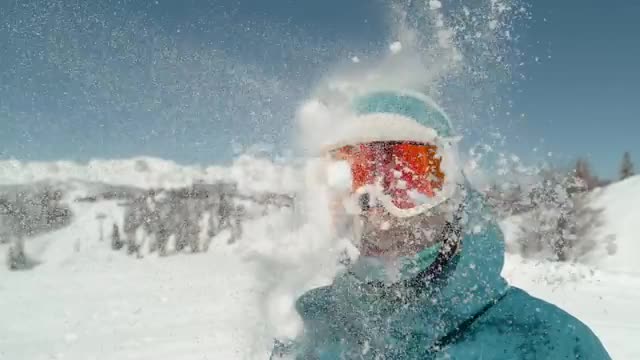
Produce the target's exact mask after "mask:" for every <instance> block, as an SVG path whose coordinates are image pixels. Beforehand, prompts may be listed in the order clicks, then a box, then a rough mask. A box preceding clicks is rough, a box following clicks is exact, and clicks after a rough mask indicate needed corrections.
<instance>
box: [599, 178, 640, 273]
mask: <svg viewBox="0 0 640 360" xmlns="http://www.w3.org/2000/svg"><path fill="white" fill-rule="evenodd" d="M591 206H593V207H594V208H601V209H604V218H605V219H604V220H605V226H603V227H601V228H600V229H598V234H597V236H598V238H599V239H600V244H601V245H603V246H601V248H600V249H599V252H598V253H596V254H594V257H596V258H597V259H595V260H594V262H596V264H597V267H598V268H600V269H602V270H607V271H615V272H623V273H634V274H640V262H639V261H638V254H640V176H634V177H631V178H629V179H626V180H624V181H621V182H618V183H615V184H613V185H610V186H608V187H606V188H604V189H599V190H598V191H596V192H595V193H594V194H593V195H592V200H591ZM609 243H611V245H609V246H607V245H608V244H609ZM604 254H607V255H609V256H602V255H604Z"/></svg>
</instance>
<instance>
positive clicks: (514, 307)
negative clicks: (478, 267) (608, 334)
mask: <svg viewBox="0 0 640 360" xmlns="http://www.w3.org/2000/svg"><path fill="white" fill-rule="evenodd" d="M472 327H473V328H475V332H476V333H483V334H489V335H490V336H494V337H495V338H496V339H499V341H498V343H502V344H503V345H505V346H504V347H505V352H511V351H513V352H515V354H514V355H517V357H518V358H524V359H529V358H531V359H543V358H544V359H583V360H585V359H593V360H602V359H610V356H609V354H608V353H607V351H606V349H605V348H604V346H603V345H602V343H601V342H600V340H599V339H598V337H597V336H596V335H595V334H594V333H593V331H591V329H589V327H588V326H587V325H585V324H584V323H583V322H581V321H580V320H578V319H576V318H575V317H574V316H572V315H570V314H569V313H567V312H566V311H564V310H562V309H560V308H559V307H557V306H555V305H553V304H550V303H548V302H546V301H543V300H540V299H538V298H535V297H533V296H531V295H529V294H528V293H526V292H525V291H523V290H521V289H518V288H510V289H509V291H508V292H507V293H506V294H505V296H504V297H503V298H502V299H501V300H499V301H498V302H497V303H496V304H495V305H494V306H492V307H491V308H489V309H488V310H487V311H486V312H485V313H484V314H483V315H482V316H480V317H479V318H478V319H477V321H476V322H474V325H473V326H472ZM481 337H484V336H481ZM497 346H498V348H500V345H497Z"/></svg>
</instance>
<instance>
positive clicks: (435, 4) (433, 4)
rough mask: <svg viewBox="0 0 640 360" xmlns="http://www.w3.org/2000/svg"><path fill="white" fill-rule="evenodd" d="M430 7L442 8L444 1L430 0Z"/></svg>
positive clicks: (434, 8)
mask: <svg viewBox="0 0 640 360" xmlns="http://www.w3.org/2000/svg"><path fill="white" fill-rule="evenodd" d="M429 8H430V9H431V10H438V9H440V8H442V3H441V2H440V1H438V0H429Z"/></svg>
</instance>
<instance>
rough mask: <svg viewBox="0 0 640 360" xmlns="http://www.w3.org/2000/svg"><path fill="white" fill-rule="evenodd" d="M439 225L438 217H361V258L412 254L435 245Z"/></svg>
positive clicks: (440, 221) (440, 225) (440, 226)
mask: <svg viewBox="0 0 640 360" xmlns="http://www.w3.org/2000/svg"><path fill="white" fill-rule="evenodd" d="M378 215H380V214H378ZM442 224H443V221H442V218H441V217H420V218H415V219H411V220H407V219H402V220H398V219H394V218H392V217H389V218H387V217H385V216H378V217H363V218H362V233H361V234H362V235H361V238H360V240H361V241H360V248H361V249H360V251H361V253H362V254H363V255H365V256H382V257H389V256H406V255H412V254H416V253H418V252H420V251H422V250H423V249H424V248H426V247H428V246H431V245H433V244H434V243H435V241H436V237H437V233H438V229H441V228H442Z"/></svg>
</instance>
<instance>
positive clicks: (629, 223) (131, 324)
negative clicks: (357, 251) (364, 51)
mask: <svg viewBox="0 0 640 360" xmlns="http://www.w3.org/2000/svg"><path fill="white" fill-rule="evenodd" d="M131 163H132V162H131V161H128V162H126V163H125V164H118V163H117V162H113V163H111V165H110V166H112V168H110V169H112V170H109V171H116V170H113V169H114V168H115V169H124V170H122V171H123V173H122V174H121V176H116V175H115V174H110V175H109V176H111V177H112V179H117V180H118V181H119V182H118V183H119V184H132V185H145V184H146V185H147V186H151V185H150V184H152V185H153V186H156V185H159V184H163V181H166V179H171V181H173V183H174V184H178V183H179V181H177V180H176V179H181V178H180V177H176V178H171V176H173V175H168V172H166V171H164V170H161V171H157V172H156V170H149V171H147V172H146V173H145V175H138V174H137V172H136V171H135V169H133V170H131V168H130V164H131ZM127 164H128V165H127ZM76 166H78V165H76ZM176 166H177V165H176ZM134 167H135V166H134ZM20 168H21V169H22V170H21V171H22V173H20V172H14V173H11V174H8V173H0V175H2V176H4V177H0V182H4V183H11V182H12V181H13V182H14V183H19V181H33V180H35V179H37V180H46V179H51V178H52V177H53V178H56V176H58V177H57V178H56V179H58V180H61V178H60V177H61V176H62V175H59V174H60V173H57V174H58V175H56V173H55V172H54V175H51V174H50V173H47V172H44V173H43V172H40V171H44V170H42V169H43V168H45V169H46V168H47V166H46V164H40V165H38V166H34V165H32V164H21V165H20ZM153 168H154V169H155V167H153ZM28 169H31V170H28ZM75 169H76V173H75V175H73V178H79V179H82V180H86V181H90V180H92V179H98V178H100V175H96V174H93V173H92V170H91V169H86V168H82V167H81V166H78V167H76V168H75ZM78 169H79V170H78ZM220 169H222V170H221V173H224V174H225V175H224V176H227V177H229V178H234V177H235V178H236V179H237V180H240V181H244V184H245V185H244V188H245V189H247V190H246V191H258V190H259V189H272V191H274V190H283V191H284V190H287V191H291V189H294V188H298V187H299V186H300V184H298V183H296V182H294V181H293V180H294V179H295V170H293V169H287V168H284V167H280V166H279V165H274V164H271V163H270V162H269V161H266V160H257V159H251V158H244V160H242V161H238V162H236V165H234V166H233V167H231V168H227V169H225V168H220ZM261 170H265V174H266V175H265V176H262V175H261V174H262V172H261ZM29 171H36V172H38V173H34V174H30V173H29ZM171 171H175V172H176V173H177V174H182V175H180V176H184V179H185V181H187V182H190V181H194V179H201V178H202V177H201V173H197V174H196V175H193V173H190V171H191V170H190V168H187V169H186V170H185V169H183V168H180V167H176V168H171ZM78 174H80V175H78ZM185 174H187V175H185ZM11 176H13V178H10V177H11ZM137 176H143V177H137ZM189 176H193V178H191V179H190V178H189ZM103 180H104V178H103ZM114 181H115V180H114ZM145 181H148V183H145ZM171 181H169V182H171ZM166 183H167V182H165V184H166ZM639 186H640V181H639V180H638V178H634V179H630V180H628V181H626V182H623V183H620V184H616V185H613V186H611V187H610V188H608V189H605V190H603V191H601V192H600V193H599V194H597V196H595V197H594V199H595V200H594V204H599V205H603V206H606V214H607V225H606V227H607V229H606V231H605V233H607V234H610V233H614V234H615V235H616V236H617V241H618V246H619V247H620V249H621V250H622V249H624V251H621V252H617V253H616V254H615V255H614V256H612V258H611V259H608V260H606V261H603V263H602V264H601V265H602V266H601V268H597V267H593V266H591V267H589V266H586V265H577V264H557V263H544V262H532V261H526V260H523V259H521V258H519V257H517V256H508V257H507V262H506V266H505V269H504V271H503V274H504V276H505V277H506V278H507V279H508V280H509V281H510V282H511V283H512V284H514V285H516V286H520V287H522V288H524V289H526V290H527V291H529V292H531V293H532V294H533V295H535V296H539V297H541V298H543V299H545V300H548V301H550V302H552V303H555V304H557V305H559V306H561V307H562V308H564V309H567V310H568V311H569V312H570V313H572V314H574V315H575V316H577V317H578V318H580V319H581V320H582V321H585V322H586V323H587V324H589V325H590V326H592V328H593V329H594V331H595V332H596V333H597V334H598V335H599V336H600V337H601V339H602V340H603V342H604V344H605V346H606V347H607V349H608V350H609V351H610V352H611V354H612V356H613V358H614V359H639V358H640V344H639V343H638V342H637V341H636V339H637V338H639V337H640V326H639V325H638V324H640V309H639V307H638V306H637V305H636V304H638V303H639V302H640V275H638V273H639V272H638V271H637V270H638V269H639V268H638V267H637V265H635V263H634V262H633V261H631V256H628V254H626V252H631V251H634V248H633V246H634V245H636V244H635V243H634V242H633V234H634V231H633V229H634V227H636V226H638V225H637V224H636V223H634V221H633V219H634V218H633V217H632V216H620V214H623V215H627V214H633V213H635V214H638V212H639V211H640V206H634V204H633V200H632V198H633V194H634V191H637V190H638V188H639ZM76 191H77V194H81V193H82V192H83V189H82V187H81V186H79V187H77V189H76ZM314 200H318V199H314ZM597 201H599V202H600V203H598V202H597ZM317 205H318V206H320V205H321V204H317ZM72 207H73V211H74V213H75V214H76V217H75V218H74V222H73V223H72V225H71V226H69V227H67V228H64V229H61V230H58V231H56V232H52V233H48V234H44V235H41V236H38V237H37V238H34V239H31V240H30V241H28V242H27V245H26V248H27V252H28V254H29V255H31V256H32V257H34V258H35V259H36V260H38V261H39V262H40V263H41V264H40V265H39V266H37V267H36V268H35V269H33V270H32V271H27V272H12V273H10V272H9V271H8V270H6V267H5V266H4V264H3V262H4V253H5V251H6V246H3V245H0V254H2V258H0V319H2V324H3V326H0V359H2V360H4V359H72V360H73V359H154V360H162V359H176V358H179V359H265V358H268V352H269V348H270V344H271V339H272V337H273V336H275V335H283V334H285V335H290V334H292V333H295V331H296V330H297V329H298V326H299V322H298V319H297V316H296V315H295V313H294V312H292V309H291V303H292V301H293V299H294V298H295V297H296V296H297V295H298V294H299V293H300V292H302V291H304V290H305V289H308V288H309V287H313V286H318V285H320V284H323V283H326V282H328V281H330V279H331V276H332V274H333V272H334V271H335V268H334V267H333V266H331V264H332V263H333V261H334V260H335V257H336V256H337V254H336V251H337V249H339V248H340V244H338V243H332V242H327V241H326V238H328V237H329V234H328V233H326V231H322V229H321V228H322V225H323V223H322V221H321V220H322V219H321V218H322V216H320V215H322V214H314V215H315V216H314V218H315V223H313V224H308V223H307V224H301V223H300V222H299V221H298V219H296V218H295V217H294V216H292V213H290V210H286V209H284V210H281V211H280V212H277V213H273V214H271V215H270V216H268V217H266V218H262V219H258V220H254V221H252V222H251V223H249V224H246V231H245V235H244V238H243V239H241V240H240V241H238V243H237V244H236V245H233V246H229V245H227V244H226V241H224V239H214V241H213V243H212V248H211V249H210V251H209V252H208V253H204V254H196V255H179V256H170V257H167V258H157V257H156V256H146V257H145V258H144V259H140V260H135V259H133V258H131V257H127V256H125V255H124V253H115V252H113V251H111V250H110V249H109V244H108V242H107V241H104V242H101V241H100V240H99V233H98V221H97V220H96V216H97V215H98V213H102V214H106V215H107V220H106V222H109V221H110V220H113V221H121V219H122V213H121V211H122V208H121V207H119V206H117V204H116V203H115V202H110V201H101V202H97V203H73V204H72ZM506 233H507V236H509V233H508V231H507V232H506ZM636 246H637V245H636ZM318 254H325V256H318ZM612 264H617V265H619V266H618V267H613V266H612Z"/></svg>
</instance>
